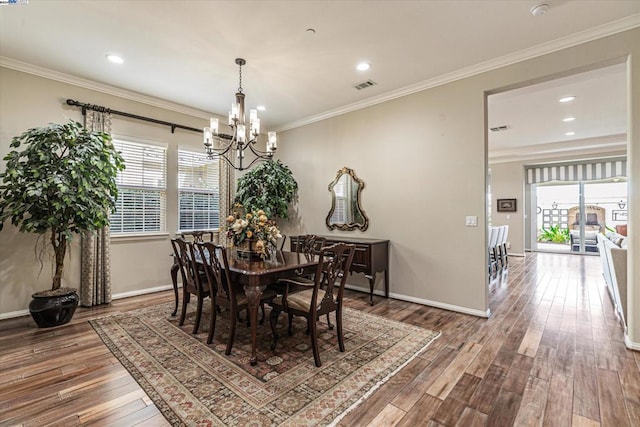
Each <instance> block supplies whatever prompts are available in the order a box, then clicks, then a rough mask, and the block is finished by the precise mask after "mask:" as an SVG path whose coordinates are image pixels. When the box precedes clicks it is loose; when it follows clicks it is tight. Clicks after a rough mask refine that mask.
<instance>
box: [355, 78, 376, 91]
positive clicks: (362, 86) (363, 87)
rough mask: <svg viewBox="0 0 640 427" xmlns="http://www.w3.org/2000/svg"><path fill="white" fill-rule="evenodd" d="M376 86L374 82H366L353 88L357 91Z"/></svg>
mask: <svg viewBox="0 0 640 427" xmlns="http://www.w3.org/2000/svg"><path fill="white" fill-rule="evenodd" d="M377 84H378V83H376V82H374V81H373V80H367V81H366V82H362V83H358V84H357V85H355V86H353V87H354V88H356V89H358V90H362V89H366V88H368V87H371V86H375V85H377Z"/></svg>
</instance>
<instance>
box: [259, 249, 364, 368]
mask: <svg viewBox="0 0 640 427" xmlns="http://www.w3.org/2000/svg"><path fill="white" fill-rule="evenodd" d="M354 252H355V245H348V244H345V243H338V244H336V245H333V246H328V247H325V248H323V249H322V250H321V251H320V254H319V255H320V262H319V263H318V267H317V268H316V273H315V276H314V281H313V287H310V288H307V289H305V290H302V291H298V292H294V293H290V292H289V286H299V284H298V282H296V280H295V279H292V280H287V279H284V280H281V283H283V284H285V285H286V288H285V291H284V294H283V295H280V296H277V297H275V298H273V300H272V301H271V302H270V305H271V307H272V310H271V315H270V317H269V320H270V322H269V323H270V325H271V332H272V334H273V344H272V345H271V349H272V350H273V349H275V348H276V344H277V340H278V335H277V333H276V324H277V322H278V316H279V315H280V313H281V312H282V311H284V312H286V313H287V314H289V315H293V316H301V317H304V318H305V319H307V327H308V329H309V335H310V336H311V347H312V348H313V358H314V360H315V363H316V366H318V367H320V366H321V365H322V362H321V361H320V350H319V348H318V331H317V321H318V319H319V317H320V316H322V315H327V316H328V315H329V313H331V312H334V311H335V313H336V325H337V335H338V346H339V348H340V351H341V352H344V335H343V331H342V298H343V296H344V287H345V284H346V281H347V273H348V272H349V269H350V268H351V263H352V262H353V255H354Z"/></svg>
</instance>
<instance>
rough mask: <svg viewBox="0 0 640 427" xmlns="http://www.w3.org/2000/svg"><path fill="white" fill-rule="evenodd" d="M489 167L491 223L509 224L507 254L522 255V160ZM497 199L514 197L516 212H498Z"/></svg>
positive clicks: (523, 210) (523, 200)
mask: <svg viewBox="0 0 640 427" xmlns="http://www.w3.org/2000/svg"><path fill="white" fill-rule="evenodd" d="M489 167H490V168H491V225H492V226H493V227H497V226H499V225H508V226H509V236H508V238H507V241H508V242H509V243H510V244H511V247H510V248H509V254H512V255H524V218H525V214H526V212H525V205H526V204H528V203H526V202H525V199H524V165H523V164H522V162H510V163H500V164H492V165H490V166H489ZM498 199H516V202H517V205H516V207H517V211H516V212H498V209H497V200H498Z"/></svg>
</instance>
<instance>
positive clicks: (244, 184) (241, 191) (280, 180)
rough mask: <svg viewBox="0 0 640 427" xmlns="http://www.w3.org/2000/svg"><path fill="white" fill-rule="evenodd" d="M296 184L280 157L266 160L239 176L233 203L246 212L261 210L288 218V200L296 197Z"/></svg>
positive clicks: (270, 214) (268, 214) (274, 215)
mask: <svg viewBox="0 0 640 427" xmlns="http://www.w3.org/2000/svg"><path fill="white" fill-rule="evenodd" d="M297 195H298V183H297V182H296V180H295V179H294V178H293V174H292V173H291V170H290V169H289V168H288V167H287V166H285V165H284V164H282V162H281V161H280V160H277V161H273V160H268V161H266V162H263V163H261V164H259V165H258V166H256V167H255V168H253V169H251V170H250V171H249V172H247V173H246V174H244V175H243V176H242V177H241V178H240V179H238V187H237V190H236V196H235V200H234V201H235V202H236V203H240V204H241V205H243V206H244V208H245V209H246V210H247V212H251V211H257V210H259V209H262V210H264V211H265V213H266V214H267V216H268V217H278V218H287V209H288V207H289V203H291V202H293V201H295V200H296V197H297Z"/></svg>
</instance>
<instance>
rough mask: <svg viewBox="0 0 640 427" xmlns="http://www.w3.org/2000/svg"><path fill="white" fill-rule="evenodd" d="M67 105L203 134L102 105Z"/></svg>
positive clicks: (200, 130) (173, 129)
mask: <svg viewBox="0 0 640 427" xmlns="http://www.w3.org/2000/svg"><path fill="white" fill-rule="evenodd" d="M67 105H71V106H72V107H80V108H82V115H83V116H84V115H86V114H87V110H92V111H99V112H102V113H111V114H116V115H118V116H124V117H129V118H131V119H136V120H142V121H145V122H151V123H156V124H158V125H164V126H169V127H170V128H171V133H175V131H176V129H184V130H190V131H192V132H198V133H202V129H198V128H194V127H192V126H185V125H179V124H177V123H171V122H166V121H164V120H158V119H153V118H151V117H145V116H139V115H137V114H131V113H125V112H124V111H118V110H112V109H110V108H107V107H103V106H101V105H93V104H85V103H83V102H79V101H75V100H73V99H67ZM218 137H220V138H223V139H231V135H224V134H219V135H218Z"/></svg>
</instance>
